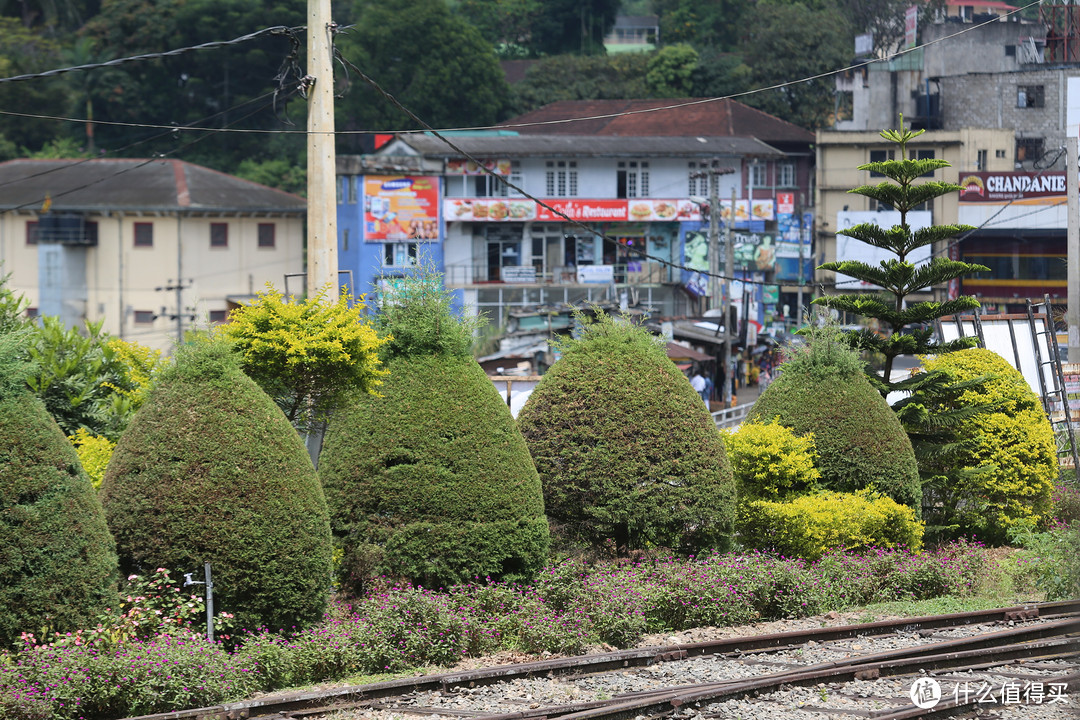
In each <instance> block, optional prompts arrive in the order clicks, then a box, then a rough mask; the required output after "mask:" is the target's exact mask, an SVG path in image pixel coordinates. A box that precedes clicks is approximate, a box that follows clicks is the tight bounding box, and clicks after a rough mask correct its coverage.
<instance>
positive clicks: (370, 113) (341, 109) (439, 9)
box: [335, 0, 507, 130]
mask: <svg viewBox="0 0 1080 720" xmlns="http://www.w3.org/2000/svg"><path fill="white" fill-rule="evenodd" d="M353 13H354V17H355V24H354V25H353V26H352V28H350V30H349V32H348V33H347V34H343V35H341V36H339V37H338V38H337V39H336V40H335V47H337V48H338V49H340V51H341V53H342V55H343V56H344V58H345V59H346V60H347V61H348V62H351V63H354V64H355V65H356V66H357V67H359V68H360V69H361V70H363V72H364V73H366V74H367V75H369V76H370V77H372V78H374V79H375V80H376V81H377V82H378V83H379V85H380V86H381V87H382V88H383V89H385V90H386V92H388V93H390V94H391V95H393V96H394V97H395V98H397V100H398V101H400V102H401V104H402V105H404V106H405V107H407V108H409V110H411V111H412V112H413V113H415V114H416V115H417V116H419V117H421V118H423V119H424V121H425V122H427V123H429V124H430V125H432V126H433V127H474V126H478V125H490V124H492V123H494V122H495V121H496V120H498V119H499V118H500V116H501V114H502V111H503V108H504V106H505V105H506V99H507V86H506V79H505V75H504V74H503V71H502V69H501V68H500V67H499V62H498V58H497V57H496V55H495V51H494V48H493V47H492V45H490V44H489V43H487V42H485V41H484V39H483V38H482V37H481V36H480V33H479V32H478V31H477V30H476V28H474V27H473V26H471V25H469V24H468V23H467V22H466V21H465V20H463V19H462V18H460V17H458V16H455V15H452V14H451V13H450V11H449V9H448V8H447V6H446V2H445V1H444V0H395V2H389V0H355V2H354V3H353ZM419 37H422V38H424V51H423V52H402V42H403V41H404V39H405V38H419ZM354 77H355V76H354ZM337 110H338V120H337V127H338V128H339V129H341V130H361V129H362V130H371V129H372V128H414V129H416V128H418V126H417V123H416V121H415V120H413V119H412V118H410V117H409V116H408V115H406V114H405V113H403V112H402V111H401V110H399V109H398V108H397V107H395V106H394V105H392V104H391V103H388V102H387V101H386V98H385V97H383V96H382V95H381V94H380V93H379V92H378V91H376V90H374V89H373V88H371V87H370V86H368V85H367V84H366V83H364V82H363V81H362V80H359V79H355V80H354V81H353V84H352V87H351V88H350V89H349V92H348V93H347V94H346V95H345V97H344V98H342V100H341V102H339V103H337Z"/></svg>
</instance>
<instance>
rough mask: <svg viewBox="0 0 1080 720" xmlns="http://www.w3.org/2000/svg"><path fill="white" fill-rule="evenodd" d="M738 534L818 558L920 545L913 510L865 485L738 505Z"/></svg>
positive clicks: (757, 544) (761, 545)
mask: <svg viewBox="0 0 1080 720" xmlns="http://www.w3.org/2000/svg"><path fill="white" fill-rule="evenodd" d="M737 530H738V534H739V540H740V541H741V542H742V543H743V544H744V545H746V546H748V547H753V548H758V549H761V550H773V551H775V552H777V553H778V554H780V555H784V556H786V557H801V558H805V559H807V560H817V559H818V558H820V557H821V556H822V555H824V554H825V553H827V552H830V551H834V550H856V551H857V550H865V549H867V548H872V547H879V548H906V549H908V550H918V549H919V548H921V547H922V535H923V523H922V522H921V521H919V520H918V519H916V517H915V511H914V510H913V509H911V508H910V507H908V506H906V505H901V504H899V503H898V502H896V501H895V500H893V499H891V498H889V497H886V496H884V495H878V494H876V493H873V492H871V491H868V490H859V491H857V492H854V493H835V492H834V493H820V494H814V495H804V496H802V497H799V498H796V499H795V500H792V501H791V502H771V501H768V500H752V501H750V502H748V503H746V504H745V505H743V506H742V508H740V510H739V516H738V523H737Z"/></svg>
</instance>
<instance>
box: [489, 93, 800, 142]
mask: <svg viewBox="0 0 1080 720" xmlns="http://www.w3.org/2000/svg"><path fill="white" fill-rule="evenodd" d="M661 108H670V109H661ZM574 118H592V119H587V120H577V121H574V122H567V121H568V120H572V119H574ZM501 125H502V127H505V128H508V129H512V130H516V131H517V132H519V133H522V134H530V135H556V134H564V135H613V136H618V137H641V136H650V137H658V136H665V137H697V136H702V137H753V138H757V139H759V140H762V141H763V142H766V143H793V142H795V143H811V142H813V141H814V133H812V132H810V131H809V130H804V129H803V128H801V127H799V126H798V125H794V124H792V123H789V122H787V121H786V120H781V119H780V118H778V117H775V116H773V115H770V114H768V113H766V112H762V111H761V110H756V109H754V108H752V107H750V106H748V105H743V104H742V103H740V102H736V101H735V100H710V99H701V98H698V99H693V98H682V99H650V100H561V101H559V102H554V103H550V104H548V105H545V106H544V107H542V108H540V109H538V110H533V111H532V112H528V113H525V114H524V115H519V116H517V117H515V118H511V119H509V120H506V121H505V122H503V123H502V124H501Z"/></svg>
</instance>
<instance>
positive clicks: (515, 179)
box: [472, 160, 577, 197]
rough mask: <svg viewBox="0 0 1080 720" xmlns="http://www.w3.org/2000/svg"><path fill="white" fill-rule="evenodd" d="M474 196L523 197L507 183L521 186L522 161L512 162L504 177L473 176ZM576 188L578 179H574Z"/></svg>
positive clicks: (486, 174)
mask: <svg viewBox="0 0 1080 720" xmlns="http://www.w3.org/2000/svg"><path fill="white" fill-rule="evenodd" d="M472 182H473V196H474V197H521V193H520V192H518V191H517V190H514V189H513V188H511V187H510V185H508V184H507V183H508V182H509V183H510V184H513V185H515V186H517V187H521V185H522V183H523V180H522V175H521V163H520V162H518V161H517V160H513V161H511V162H510V174H509V175H508V176H506V178H505V179H504V178H503V177H501V176H495V175H491V174H489V173H484V174H483V175H477V176H476V177H473V178H472ZM574 185H575V188H576V186H577V180H576V178H575V181H574Z"/></svg>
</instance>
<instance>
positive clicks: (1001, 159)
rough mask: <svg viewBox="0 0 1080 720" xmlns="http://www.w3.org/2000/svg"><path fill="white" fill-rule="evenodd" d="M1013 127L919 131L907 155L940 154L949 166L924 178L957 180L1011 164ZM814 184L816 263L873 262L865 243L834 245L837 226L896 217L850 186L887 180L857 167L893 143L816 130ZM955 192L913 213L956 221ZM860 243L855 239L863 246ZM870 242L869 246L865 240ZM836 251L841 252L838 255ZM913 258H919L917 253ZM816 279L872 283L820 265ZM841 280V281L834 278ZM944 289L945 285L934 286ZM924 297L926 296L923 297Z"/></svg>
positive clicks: (925, 220) (830, 284)
mask: <svg viewBox="0 0 1080 720" xmlns="http://www.w3.org/2000/svg"><path fill="white" fill-rule="evenodd" d="M1014 147H1015V133H1014V132H1013V130H1012V129H1011V128H1001V129H981V128H978V129H977V128H967V129H963V130H932V131H928V132H926V133H924V134H923V135H921V136H920V137H919V138H918V139H917V141H916V142H913V143H912V144H910V145H909V146H908V152H909V155H910V157H914V158H940V159H944V160H946V161H948V162H949V163H950V165H951V166H952V167H948V168H944V169H943V170H938V171H937V172H935V173H934V174H933V177H932V178H931V177H928V178H927V180H938V181H943V182H950V183H956V182H958V181H959V179H960V178H961V177H962V176H963V175H965V174H967V173H970V172H975V171H1008V170H1012V169H1013V164H1014ZM816 148H817V187H816V202H815V205H816V207H817V209H818V215H817V238H816V240H817V242H816V243H815V246H814V247H815V254H816V257H815V263H816V264H817V265H820V264H822V263H826V262H834V261H837V260H852V259H859V260H864V261H870V262H874V261H876V258H874V257H873V256H872V254H867V255H866V256H865V257H864V256H863V254H861V253H864V252H865V253H869V251H868V250H867V249H866V248H862V247H857V246H856V245H855V244H854V243H853V242H852V243H850V244H849V243H847V242H846V241H845V240H844V239H843V238H841V242H840V244H839V245H838V242H837V235H836V232H837V230H841V229H843V228H844V227H845V226H850V225H852V224H856V223H858V222H873V221H875V219H876V218H880V224H881V225H882V226H885V227H888V226H891V225H892V224H893V222H895V220H894V219H893V217H894V216H895V215H896V213H891V212H890V211H891V208H888V207H879V206H878V204H877V203H876V202H875V201H874V200H872V199H870V198H867V197H864V196H862V195H855V194H851V193H849V192H848V191H849V190H851V189H852V188H855V187H858V186H860V185H873V184H876V183H879V182H883V181H885V180H886V178H884V177H880V176H879V177H872V176H871V173H870V172H869V171H866V170H859V169H858V167H859V166H860V165H865V164H866V163H869V162H876V161H881V160H887V159H899V158H897V157H896V152H897V146H896V145H895V144H894V143H889V142H887V141H885V140H884V139H883V138H882V137H881V136H880V135H879V134H878V133H877V132H836V131H821V130H819V131H818V133H817V144H816ZM958 201H959V195H958V194H953V193H950V194H948V195H944V196H942V197H938V198H936V199H934V200H933V201H931V202H930V203H928V207H926V208H920V210H919V213H918V214H917V215H916V219H918V220H919V221H921V223H922V224H925V225H930V224H933V225H944V224H952V223H956V222H958V216H959V212H958V205H959V203H958ZM861 245H862V243H858V246H861ZM867 247H868V246H867ZM946 251H947V250H946V248H944V247H935V248H933V249H929V248H928V249H927V250H926V253H927V254H929V253H930V252H934V253H941V252H946ZM838 253H839V255H840V256H839V257H838ZM915 261H916V262H917V261H918V259H917V258H916V259H915ZM815 281H816V282H817V283H819V284H820V285H821V286H822V287H823V288H824V290H825V292H826V293H828V294H831V293H832V292H833V291H834V288H835V289H837V290H839V291H845V290H850V291H868V290H869V291H873V290H874V289H873V288H864V287H859V286H856V285H855V284H853V283H851V282H850V281H848V282H845V279H844V278H843V277H841V278H839V279H838V278H837V277H836V274H835V273H828V272H823V271H818V272H817V276H816V277H815ZM838 282H839V285H838V284H837V283H838ZM938 290H939V291H940V292H942V293H943V292H945V289H944V288H939V289H938ZM923 299H925V298H923Z"/></svg>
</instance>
